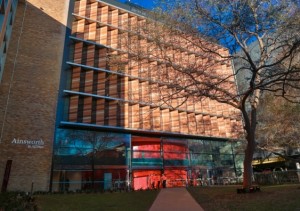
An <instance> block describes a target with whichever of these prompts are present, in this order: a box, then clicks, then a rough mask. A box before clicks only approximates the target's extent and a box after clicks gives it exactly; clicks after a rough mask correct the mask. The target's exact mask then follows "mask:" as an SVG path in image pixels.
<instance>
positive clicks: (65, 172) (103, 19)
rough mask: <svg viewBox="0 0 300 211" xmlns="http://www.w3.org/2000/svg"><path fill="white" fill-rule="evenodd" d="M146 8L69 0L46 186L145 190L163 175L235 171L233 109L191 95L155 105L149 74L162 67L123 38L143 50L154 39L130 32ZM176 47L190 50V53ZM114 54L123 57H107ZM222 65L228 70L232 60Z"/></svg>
mask: <svg viewBox="0 0 300 211" xmlns="http://www.w3.org/2000/svg"><path fill="white" fill-rule="evenodd" d="M144 14H145V11H143V10H140V8H136V7H134V6H133V5H126V4H121V3H119V2H116V1H112V0H107V1H96V0H78V1H75V2H74V10H73V12H72V29H71V33H70V35H69V36H68V39H67V40H68V42H67V43H66V44H65V45H66V46H68V45H70V48H68V49H67V52H68V55H69V57H68V58H66V59H65V64H66V68H65V69H64V70H62V71H63V72H62V78H61V81H62V82H61V83H62V84H61V87H62V89H61V90H60V98H59V104H58V114H57V120H56V121H57V129H56V134H55V136H56V139H55V143H54V152H53V153H54V155H53V169H52V172H53V175H52V190H53V191H70V190H71V191H76V190H84V189H96V190H110V189H115V188H128V187H130V188H133V189H147V188H153V186H152V181H154V180H155V181H157V182H156V185H155V186H157V185H158V181H160V179H161V176H162V173H164V174H165V175H166V177H167V187H173V186H182V185H186V183H187V181H189V182H190V184H193V185H201V184H203V183H204V182H206V183H207V182H209V183H221V180H222V178H225V177H230V178H238V177H240V176H241V175H242V166H241V165H242V163H241V161H242V157H243V155H241V154H239V152H238V151H236V148H237V145H238V143H237V142H229V140H231V139H237V136H238V134H237V133H238V132H237V131H235V130H233V129H232V128H235V127H238V128H241V126H242V122H241V117H240V115H239V114H238V112H237V111H236V110H234V109H232V108H231V107H229V106H227V105H224V104H220V103H217V102H215V101H211V100H204V101H202V102H201V103H200V102H194V101H191V100H189V101H187V102H186V103H184V104H183V105H182V106H180V107H179V108H175V109H174V108H170V107H166V106H162V105H159V100H160V96H159V94H160V93H159V92H158V91H157V90H158V89H157V87H160V86H163V85H162V84H161V83H160V81H159V79H158V78H157V77H155V74H152V73H153V71H155V70H156V71H158V70H162V69H164V70H165V71H169V70H168V67H167V66H166V65H165V64H160V63H159V62H158V61H155V60H153V59H149V60H147V61H144V62H141V61H137V60H134V58H133V57H132V56H131V55H130V53H129V52H126V45H125V43H124V42H123V38H124V37H125V40H127V41H128V40H131V39H132V40H131V41H134V43H135V44H136V43H137V42H138V45H139V46H144V47H145V48H147V46H149V44H150V43H151V41H150V39H148V38H147V37H145V38H144V39H135V38H134V37H135V32H134V31H132V30H134V29H136V28H138V27H137V26H138V25H139V24H140V23H144V22H145V21H147V19H146V18H145V17H144V16H143V15H144ZM124 35H125V36H124ZM125 42H126V41H125ZM127 44H128V43H127ZM178 49H179V48H178V47H176V46H173V49H172V50H174V52H175V50H178ZM180 49H181V50H180V53H179V54H180V55H181V56H184V55H187V52H188V51H189V50H187V49H186V50H182V49H184V46H180ZM196 51H197V49H196ZM177 52H178V51H177ZM224 52H225V50H224ZM196 54H197V52H195V54H193V53H191V52H189V53H188V55H191V57H194V58H195V57H196V56H195V55H196ZM115 56H119V57H122V58H125V60H126V61H127V62H125V63H124V64H123V65H115V64H113V63H111V62H110V58H111V57H115ZM220 69H221V70H222V71H223V72H225V73H226V72H227V73H232V67H231V64H230V63H228V64H224V65H222V66H220ZM177 103H180V102H177Z"/></svg>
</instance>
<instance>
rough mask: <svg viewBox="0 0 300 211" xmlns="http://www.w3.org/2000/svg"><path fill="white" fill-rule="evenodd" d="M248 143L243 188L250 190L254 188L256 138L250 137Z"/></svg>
mask: <svg viewBox="0 0 300 211" xmlns="http://www.w3.org/2000/svg"><path fill="white" fill-rule="evenodd" d="M247 142H248V144H247V147H246V149H245V159H244V175H243V188H250V187H251V186H252V159H253V154H254V150H255V139H254V136H253V135H248V136H247Z"/></svg>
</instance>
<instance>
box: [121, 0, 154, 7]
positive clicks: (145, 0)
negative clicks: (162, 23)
mask: <svg viewBox="0 0 300 211" xmlns="http://www.w3.org/2000/svg"><path fill="white" fill-rule="evenodd" d="M119 1H120V2H126V1H129V2H131V3H134V4H137V5H139V6H142V7H144V8H146V9H152V8H153V7H154V3H153V0H119Z"/></svg>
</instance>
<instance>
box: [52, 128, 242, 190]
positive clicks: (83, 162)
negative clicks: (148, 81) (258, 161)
mask: <svg viewBox="0 0 300 211" xmlns="http://www.w3.org/2000/svg"><path fill="white" fill-rule="evenodd" d="M238 149H239V143H237V142H229V141H218V140H208V139H207V140H202V139H178V138H171V137H170V138H168V137H144V136H132V135H130V134H121V133H111V132H96V131H84V130H70V129H58V131H57V136H56V142H55V146H54V156H53V179H52V187H53V188H52V189H53V191H60V192H62V191H86V190H93V191H107V190H119V189H120V190H121V189H134V190H140V189H158V188H162V187H163V186H164V187H179V186H187V185H190V186H202V185H215V184H230V183H236V182H238V179H239V178H241V176H242V161H243V154H241V153H239V152H240V151H239V150H238Z"/></svg>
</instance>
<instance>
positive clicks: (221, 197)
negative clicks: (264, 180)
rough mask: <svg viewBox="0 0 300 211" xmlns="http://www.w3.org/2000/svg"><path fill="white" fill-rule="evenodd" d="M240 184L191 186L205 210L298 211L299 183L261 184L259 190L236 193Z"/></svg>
mask: <svg viewBox="0 0 300 211" xmlns="http://www.w3.org/2000/svg"><path fill="white" fill-rule="evenodd" d="M237 188H240V186H215V187H191V188H188V191H189V192H190V193H191V195H192V196H193V197H194V198H195V199H196V201H197V202H198V203H199V204H200V205H201V207H202V208H203V209H204V210H205V211H213V210H216V211H220V210H222V211H225V210H230V211H233V210H236V211H237V210H239V211H240V210H241V211H248V210H249V211H300V185H299V184H298V185H278V186H262V187H260V188H261V192H256V193H246V194H245V193H240V194H237V193H236V189H237Z"/></svg>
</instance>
